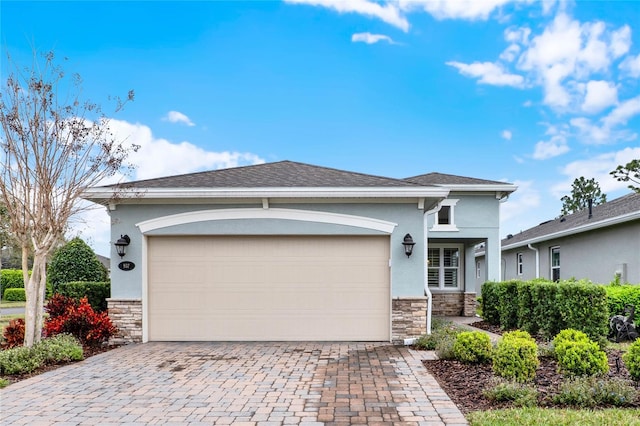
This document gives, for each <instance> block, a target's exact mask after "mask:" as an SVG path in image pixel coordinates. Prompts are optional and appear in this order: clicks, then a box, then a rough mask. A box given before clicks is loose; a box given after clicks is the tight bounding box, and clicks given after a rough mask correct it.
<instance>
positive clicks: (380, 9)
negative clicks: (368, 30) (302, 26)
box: [285, 0, 409, 31]
mask: <svg viewBox="0 0 640 426" xmlns="http://www.w3.org/2000/svg"><path fill="white" fill-rule="evenodd" d="M285 2H287V3H294V4H307V5H310V6H319V7H325V8H327V9H332V10H335V11H336V12H338V13H357V14H360V15H364V16H368V17H372V18H377V19H380V20H381V21H383V22H386V23H387V24H390V25H393V26H394V27H397V28H400V29H401V30H403V31H408V30H409V21H407V19H406V18H405V17H404V16H402V14H401V13H400V10H399V9H398V7H397V5H396V4H394V3H386V4H383V3H378V2H375V1H369V0H348V1H345V0H285Z"/></svg>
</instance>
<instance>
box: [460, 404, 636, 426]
mask: <svg viewBox="0 0 640 426" xmlns="http://www.w3.org/2000/svg"><path fill="white" fill-rule="evenodd" d="M467 418H468V420H469V423H470V424H471V426H507V425H518V426H534V425H535V426H540V425H557V426H564V425H567V426H569V425H580V426H592V425H593V426H600V425H607V426H618V425H619V426H638V425H640V412H639V411H638V410H635V409H608V410H558V409H543V408H513V409H508V410H495V411H474V412H473V413H470V414H468V415H467Z"/></svg>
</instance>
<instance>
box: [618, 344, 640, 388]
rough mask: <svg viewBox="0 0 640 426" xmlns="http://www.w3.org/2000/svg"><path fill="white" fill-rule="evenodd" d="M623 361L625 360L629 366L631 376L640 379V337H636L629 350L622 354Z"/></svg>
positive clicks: (625, 363)
mask: <svg viewBox="0 0 640 426" xmlns="http://www.w3.org/2000/svg"><path fill="white" fill-rule="evenodd" d="M622 361H624V365H626V366H627V370H629V374H630V375H631V378H632V379H633V380H636V381H640V339H636V341H635V342H633V343H632V344H631V346H629V350H627V352H626V353H625V354H624V355H622Z"/></svg>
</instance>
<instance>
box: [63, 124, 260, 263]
mask: <svg viewBox="0 0 640 426" xmlns="http://www.w3.org/2000/svg"><path fill="white" fill-rule="evenodd" d="M109 126H110V129H111V131H112V133H113V134H114V136H115V138H116V139H117V140H123V141H126V144H131V145H138V146H140V149H139V150H138V152H136V153H132V154H131V155H130V156H129V159H128V160H129V162H130V163H132V164H134V165H136V166H137V168H136V169H135V170H134V172H133V178H134V179H135V180H140V179H150V178H156V177H161V176H170V175H176V174H183V173H192V172H197V171H201V170H214V169H219V168H227V167H235V166H241V165H249V164H261V163H264V160H263V159H262V158H260V157H259V156H258V155H256V154H252V153H246V152H244V153H241V152H229V151H222V152H215V151H207V150H205V149H203V148H200V147H198V146H196V145H194V144H192V143H189V142H180V143H172V142H170V141H168V140H166V139H160V138H155V137H154V136H153V134H152V132H151V129H150V128H149V127H148V126H145V125H143V124H138V123H136V124H133V123H129V122H127V121H121V120H109ZM125 180H128V179H127V178H126V177H124V176H123V175H118V176H114V177H112V178H110V179H108V180H105V181H103V182H101V183H100V185H108V184H112V183H116V182H121V181H125ZM110 224H111V221H110V220H109V216H108V214H107V213H106V210H105V209H104V208H103V207H99V208H92V209H88V210H84V211H82V212H81V213H79V214H78V215H77V216H76V217H74V219H73V221H72V222H71V223H70V231H69V232H70V235H80V236H81V237H82V238H83V239H84V240H85V241H87V243H90V245H91V247H93V249H94V250H95V251H96V252H97V253H99V254H102V255H105V256H109V254H110V250H111V246H110V244H111V243H110V242H109V240H110V237H109V235H110Z"/></svg>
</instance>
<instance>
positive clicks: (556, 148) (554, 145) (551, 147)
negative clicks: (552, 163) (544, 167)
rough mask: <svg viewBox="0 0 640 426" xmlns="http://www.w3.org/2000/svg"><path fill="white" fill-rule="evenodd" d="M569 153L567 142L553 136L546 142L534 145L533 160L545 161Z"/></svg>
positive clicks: (562, 138) (560, 137)
mask: <svg viewBox="0 0 640 426" xmlns="http://www.w3.org/2000/svg"><path fill="white" fill-rule="evenodd" d="M567 152H569V146H568V145H567V140H566V139H565V138H564V137H562V136H553V137H551V139H549V140H548V141H539V142H538V143H536V146H535V149H534V151H533V158H534V159H536V160H546V159H549V158H553V157H557V156H559V155H562V154H565V153H567Z"/></svg>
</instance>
